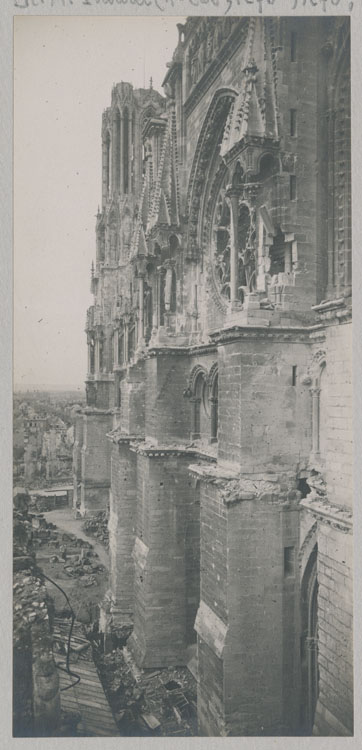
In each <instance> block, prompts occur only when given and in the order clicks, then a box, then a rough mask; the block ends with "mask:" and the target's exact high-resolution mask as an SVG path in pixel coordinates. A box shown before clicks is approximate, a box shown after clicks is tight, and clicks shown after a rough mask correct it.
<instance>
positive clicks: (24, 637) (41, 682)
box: [13, 493, 60, 737]
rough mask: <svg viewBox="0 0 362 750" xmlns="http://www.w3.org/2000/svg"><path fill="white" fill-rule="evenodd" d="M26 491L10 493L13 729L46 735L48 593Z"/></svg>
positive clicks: (51, 667)
mask: <svg viewBox="0 0 362 750" xmlns="http://www.w3.org/2000/svg"><path fill="white" fill-rule="evenodd" d="M29 501H30V498H29V496H26V494H23V495H22V497H20V495H19V493H17V494H16V496H15V498H14V508H15V509H14V585H13V590H14V595H13V611H14V615H13V623H14V636H13V696H14V708H13V732H14V736H16V737H30V736H32V737H47V736H51V735H53V733H55V732H56V730H57V727H58V726H59V723H60V698H59V678H58V672H57V670H56V666H55V662H54V658H53V650H52V645H53V642H52V635H51V627H50V618H49V611H48V603H49V601H48V597H47V593H46V589H45V586H44V584H43V582H42V581H41V578H40V577H39V572H38V570H37V568H36V565H35V559H34V556H33V554H32V551H31V536H32V532H31V519H30V518H29V517H28V510H27V505H28V503H29Z"/></svg>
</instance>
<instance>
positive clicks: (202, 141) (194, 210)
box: [186, 88, 237, 257]
mask: <svg viewBox="0 0 362 750" xmlns="http://www.w3.org/2000/svg"><path fill="white" fill-rule="evenodd" d="M236 96H237V92H236V91H235V89H232V88H222V89H219V90H218V91H216V92H215V94H214V97H213V99H212V101H211V104H210V106H209V109H208V112H207V114H206V117H205V120H204V122H203V125H202V128H201V132H200V135H199V138H198V142H197V146H196V150H195V155H194V160H193V164H192V167H191V173H190V180H189V185H188V191H187V199H186V212H187V217H188V220H189V235H188V244H187V246H188V252H189V254H190V255H191V256H196V257H197V255H198V247H199V244H200V239H201V238H200V236H199V235H200V229H199V228H200V217H201V214H202V205H203V202H204V199H205V191H206V186H207V182H208V174H209V170H210V168H211V167H212V166H213V165H214V159H215V155H218V154H219V151H220V143H221V138H222V135H223V132H224V127H225V124H226V121H227V118H228V114H229V111H230V107H231V106H232V104H233V102H234V101H235V98H236ZM220 161H221V157H220Z"/></svg>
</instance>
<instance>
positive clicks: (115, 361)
mask: <svg viewBox="0 0 362 750" xmlns="http://www.w3.org/2000/svg"><path fill="white" fill-rule="evenodd" d="M118 354H119V352H118V328H116V329H115V330H114V331H113V366H114V365H118Z"/></svg>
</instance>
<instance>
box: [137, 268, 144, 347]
mask: <svg viewBox="0 0 362 750" xmlns="http://www.w3.org/2000/svg"><path fill="white" fill-rule="evenodd" d="M138 281H139V312H138V315H139V317H138V343H140V342H141V341H143V339H144V277H143V276H139V278H138Z"/></svg>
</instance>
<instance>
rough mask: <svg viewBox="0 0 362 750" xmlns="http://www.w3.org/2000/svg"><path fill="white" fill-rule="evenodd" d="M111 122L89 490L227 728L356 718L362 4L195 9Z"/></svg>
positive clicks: (146, 599)
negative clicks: (356, 89)
mask: <svg viewBox="0 0 362 750" xmlns="http://www.w3.org/2000/svg"><path fill="white" fill-rule="evenodd" d="M178 29H179V41H178V45H177V48H176V50H175V52H174V55H173V59H172V62H171V63H170V64H169V65H168V69H167V72H166V75H165V79H164V82H163V90H164V96H161V95H160V94H159V93H158V92H156V91H155V90H153V89H152V86H151V87H150V88H149V89H134V88H133V87H132V85H131V84H130V83H119V84H117V85H115V86H114V88H113V90H112V98H111V103H110V106H109V108H108V109H106V111H105V112H104V113H103V118H102V149H103V152H102V153H103V167H102V207H101V210H99V212H98V216H97V224H96V241H97V251H96V261H95V265H94V267H93V269H92V279H91V285H92V292H93V294H94V304H93V305H92V307H90V308H89V310H88V313H87V324H86V332H87V341H88V352H89V364H88V374H87V378H86V386H87V407H86V408H85V409H84V411H83V413H82V414H81V415H80V416H79V417H78V419H77V428H76V435H75V450H74V480H75V496H76V503H78V506H79V507H80V511H81V513H82V514H83V515H90V514H92V513H94V512H95V511H97V510H99V509H101V508H105V507H107V505H108V503H109V532H110V582H109V585H110V593H109V602H110V604H109V612H108V620H110V621H111V625H112V626H113V627H118V626H122V627H126V626H129V631H130V637H129V639H128V648H129V650H130V651H131V652H132V654H133V657H134V658H135V660H136V662H137V663H138V665H139V666H141V667H144V668H148V667H167V666H169V665H184V664H189V665H190V668H191V669H192V670H193V672H194V673H195V675H196V676H197V681H198V717H199V728H200V729H199V731H200V734H203V735H213V736H217V735H280V734H311V733H314V734H317V735H318V734H319V735H349V734H351V733H352V731H353V728H352V705H353V703H352V642H351V639H352V536H351V532H352V509H351V505H352V486H351V482H352V480H351V473H352V472H351V461H352V444H351V341H350V334H351V326H350V321H351V186H350V165H351V161H350V54H349V19H346V18H342V17H339V18H337V17H336V18H316V17H315V18H313V19H311V18H302V17H300V18H286V17H284V18H281V19H277V18H264V19H263V18H252V17H251V18H239V17H232V18H226V19H224V18H197V17H193V18H190V19H188V20H187V22H186V23H185V25H179V26H178Z"/></svg>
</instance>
